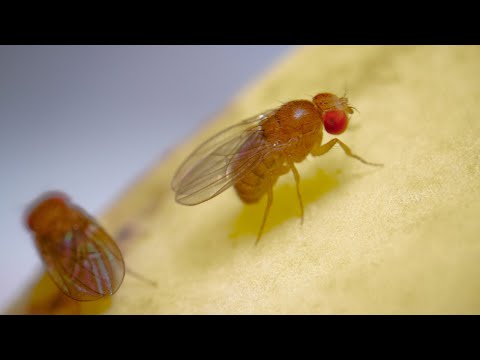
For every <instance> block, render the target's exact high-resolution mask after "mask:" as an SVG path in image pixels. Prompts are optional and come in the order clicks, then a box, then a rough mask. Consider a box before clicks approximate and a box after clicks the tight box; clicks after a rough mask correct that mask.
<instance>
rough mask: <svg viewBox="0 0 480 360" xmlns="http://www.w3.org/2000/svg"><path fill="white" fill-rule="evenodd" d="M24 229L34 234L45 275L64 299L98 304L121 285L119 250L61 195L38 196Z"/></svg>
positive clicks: (90, 218)
mask: <svg viewBox="0 0 480 360" xmlns="http://www.w3.org/2000/svg"><path fill="white" fill-rule="evenodd" d="M26 225H27V226H28V228H29V229H30V230H31V231H32V232H33V233H34V240H35V244H36V246H37V250H38V251H39V253H40V255H41V257H42V259H43V262H44V264H45V266H46V268H47V271H48V274H49V275H50V277H51V278H52V280H53V281H54V282H55V284H56V285H57V286H58V288H59V289H60V290H61V291H62V292H63V293H65V294H66V295H67V296H69V297H71V298H73V299H75V300H78V301H92V300H98V299H100V298H102V297H104V296H107V295H113V294H114V293H115V292H116V291H117V290H118V288H119V287H120V285H121V284H122V281H123V277H124V275H125V264H124V261H123V256H122V253H121V252H120V249H119V248H118V246H117V245H116V244H115V242H114V241H113V239H112V238H111V237H110V236H109V235H108V234H107V232H106V231H105V230H104V229H102V227H100V225H99V224H98V223H97V222H96V221H95V220H94V219H93V218H92V217H90V216H89V215H88V214H87V213H86V212H85V211H84V210H83V209H81V208H79V207H78V206H76V205H74V204H72V203H71V202H70V200H69V199H68V197H67V196H66V195H65V194H63V193H59V192H51V193H47V194H45V195H43V196H41V197H40V198H39V199H38V200H37V201H35V202H34V204H33V205H32V206H31V208H30V209H29V210H28V211H27V215H26Z"/></svg>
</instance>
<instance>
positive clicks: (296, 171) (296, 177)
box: [288, 162, 303, 224]
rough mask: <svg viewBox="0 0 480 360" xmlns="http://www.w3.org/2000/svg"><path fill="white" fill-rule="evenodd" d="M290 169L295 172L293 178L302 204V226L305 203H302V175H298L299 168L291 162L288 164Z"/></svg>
mask: <svg viewBox="0 0 480 360" xmlns="http://www.w3.org/2000/svg"><path fill="white" fill-rule="evenodd" d="M288 166H289V167H290V169H291V170H292V172H293V177H294V178H295V184H296V186H297V197H298V202H299V204H300V218H301V220H300V221H301V224H303V201H302V194H301V193H300V174H299V173H298V170H297V168H296V167H295V165H294V164H293V162H290V163H289V164H288Z"/></svg>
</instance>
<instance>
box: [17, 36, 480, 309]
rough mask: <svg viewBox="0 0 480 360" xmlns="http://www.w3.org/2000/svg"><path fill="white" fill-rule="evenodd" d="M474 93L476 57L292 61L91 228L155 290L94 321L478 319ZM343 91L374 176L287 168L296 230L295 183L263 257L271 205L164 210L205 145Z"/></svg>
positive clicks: (430, 50) (278, 190)
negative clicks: (264, 117) (241, 316)
mask: <svg viewBox="0 0 480 360" xmlns="http://www.w3.org/2000/svg"><path fill="white" fill-rule="evenodd" d="M479 79H480V47H478V46H470V47H459V46H436V47H430V46H421V47H404V46H380V47H377V46H368V47H367V46H352V47H350V46H348V47H343V46H340V47H335V46H334V47H330V46H326V47H304V48H299V49H296V50H295V51H293V52H292V53H291V54H289V56H287V57H286V58H285V59H283V60H282V61H281V62H280V63H278V64H277V65H276V66H274V68H273V69H272V70H271V71H270V72H269V73H268V74H265V76H264V77H263V78H261V79H258V80H257V81H256V83H254V84H252V85H251V86H250V87H248V88H246V89H243V91H242V92H241V93H240V94H239V96H238V97H237V98H236V99H234V101H233V102H232V104H231V105H230V106H228V107H227V108H226V109H225V110H224V111H223V112H222V113H221V114H220V115H219V116H218V117H217V119H215V120H214V121H213V122H211V123H209V124H207V126H206V127H205V128H203V129H202V130H201V132H200V133H199V134H198V135H197V136H194V137H192V138H191V139H189V140H188V141H187V142H186V143H185V144H183V145H181V146H179V147H178V149H176V150H175V151H173V152H172V153H170V154H168V155H167V156H166V157H165V158H164V159H162V161H161V162H160V164H159V165H158V166H157V167H155V168H154V169H152V170H151V171H150V172H149V173H148V174H146V175H145V176H144V177H143V178H142V179H140V180H139V181H138V182H137V183H136V184H134V185H133V186H132V188H131V189H130V190H129V191H128V192H127V193H126V194H125V196H123V198H121V199H120V200H119V201H118V202H116V204H114V206H113V207H112V209H111V210H110V211H109V212H108V213H107V214H105V216H104V217H103V218H101V220H102V223H103V224H104V225H105V227H106V229H108V230H109V231H110V232H111V233H112V234H114V235H115V234H117V236H118V235H119V241H120V242H121V246H122V247H123V250H124V253H125V259H126V262H127V265H128V266H129V267H130V268H132V269H134V270H135V271H137V272H139V273H142V274H144V275H145V276H148V277H149V278H151V279H153V280H155V281H157V282H158V284H159V286H158V287H157V288H154V287H151V286H149V285H147V284H145V283H142V282H140V281H138V280H136V279H135V278H133V277H129V276H128V275H127V276H126V277H125V281H124V283H123V285H122V287H121V288H120V290H119V291H118V292H117V294H116V295H115V296H114V297H113V298H112V299H111V305H108V306H104V307H106V308H107V309H106V310H105V309H104V308H102V310H101V311H100V310H98V311H97V312H103V311H104V310H105V312H106V313H110V314H118V313H120V314H130V313H148V314H150V313H152V314H170V313H189V314H199V313H200V314H207V313H274V314H279V313H281V314H286V313H328V314H329V313H335V314H343V313H480V282H479V277H480V262H479V260H480V216H479V215H480V139H479V138H480V108H479V102H480V101H479V100H480V81H479ZM345 90H347V91H348V98H349V100H350V103H351V104H352V105H353V106H355V107H356V108H357V109H358V110H359V111H360V114H358V113H355V114H354V115H353V117H352V120H351V122H350V125H351V126H350V128H349V130H347V132H345V133H344V134H342V135H341V136H340V139H342V140H343V141H344V142H345V143H346V144H348V145H349V146H350V147H351V148H352V150H353V151H354V152H356V153H357V154H359V155H360V156H362V157H364V158H365V159H366V160H369V161H372V162H381V163H384V164H385V166H384V167H383V168H374V167H369V166H366V165H364V164H362V163H360V162H358V161H356V160H354V159H351V158H348V157H347V156H345V155H344V154H343V152H342V151H341V149H340V148H334V149H333V150H332V151H331V152H330V153H328V154H326V155H324V156H321V157H319V158H313V157H309V158H308V159H307V160H306V161H305V162H303V163H301V164H300V165H299V166H298V170H299V172H300V175H301V177H302V182H301V190H302V193H303V196H304V200H305V204H306V207H305V221H304V224H303V226H302V225H300V220H299V218H298V215H299V209H298V203H297V200H296V193H295V186H294V181H293V176H292V175H291V174H289V175H286V176H283V177H282V178H281V179H280V181H279V183H278V184H277V186H276V187H275V188H274V204H273V208H272V212H271V216H270V218H269V220H268V223H267V226H266V231H265V233H264V236H263V238H262V240H261V241H260V243H259V244H258V246H254V242H255V235H256V232H257V231H258V227H259V225H260V222H261V217H262V214H263V209H264V205H265V200H266V199H263V201H262V202H261V203H260V204H256V205H248V206H247V205H244V204H242V203H241V202H240V200H239V199H238V198H237V196H236V194H235V192H234V191H233V189H230V190H228V191H226V192H224V193H223V194H222V195H220V196H218V197H216V198H214V199H212V200H210V201H208V202H206V203H203V204H201V205H197V206H193V207H186V206H182V205H179V204H176V203H175V202H174V194H173V192H172V191H171V190H170V180H171V178H172V176H173V174H174V171H175V170H176V168H177V167H178V165H179V164H180V163H181V161H182V160H183V159H184V157H185V156H187V155H188V153H189V152H191V151H192V150H193V149H194V147H196V146H197V145H198V144H199V143H200V142H201V141H202V140H204V139H206V138H208V137H210V136H211V135H213V134H214V133H215V132H216V131H218V130H220V129H222V128H223V127H225V126H228V125H230V124H233V123H235V122H237V121H239V120H242V119H243V118H245V117H249V116H251V115H254V114H256V113H258V112H261V111H263V110H264V109H267V108H271V107H274V106H277V105H279V104H280V102H286V101H288V100H292V99H297V98H307V99H308V98H310V96H311V95H314V94H316V93H318V92H326V91H328V92H333V93H336V94H338V95H342V94H343V93H344V91H345ZM330 138H331V136H329V135H327V136H326V139H325V140H329V139H330ZM22 301H23V302H25V300H22ZM21 306H24V305H21ZM21 306H20V305H19V308H18V309H17V310H16V311H19V312H22V311H27V310H22V309H23V308H22V307H21ZM30 306H31V305H30ZM80 312H87V313H88V312H95V311H93V310H92V309H91V308H90V310H88V309H87V308H83V309H82V310H81V311H80Z"/></svg>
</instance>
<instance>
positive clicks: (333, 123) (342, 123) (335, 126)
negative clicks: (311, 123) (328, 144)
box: [323, 110, 348, 135]
mask: <svg viewBox="0 0 480 360" xmlns="http://www.w3.org/2000/svg"><path fill="white" fill-rule="evenodd" d="M347 125H348V118H347V115H346V114H345V112H344V111H342V110H330V111H327V112H326V113H325V115H324V116H323V126H325V130H326V131H327V132H328V133H329V134H333V135H339V134H341V133H343V132H344V131H345V129H346V128H347Z"/></svg>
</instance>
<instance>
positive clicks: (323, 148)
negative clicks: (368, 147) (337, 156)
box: [312, 138, 383, 166]
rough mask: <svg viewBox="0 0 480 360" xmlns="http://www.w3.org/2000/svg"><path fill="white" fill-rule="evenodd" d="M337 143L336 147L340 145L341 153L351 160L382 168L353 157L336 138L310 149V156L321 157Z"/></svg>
mask: <svg viewBox="0 0 480 360" xmlns="http://www.w3.org/2000/svg"><path fill="white" fill-rule="evenodd" d="M337 143H338V145H340V146H341V147H342V149H343V151H345V154H347V156H350V157H353V158H355V159H357V160H359V161H361V162H362V163H364V164H367V165H372V166H383V164H376V163H371V162H368V161H366V160H364V159H362V158H361V157H360V156H358V155H355V154H354V153H352V150H350V148H349V147H348V146H347V145H346V144H345V143H343V142H342V141H340V140H338V139H337V138H335V139H332V140H330V141H329V142H327V143H326V144H323V145H320V146H317V147H314V148H313V149H312V155H314V156H320V155H323V154H325V153H327V152H328V151H330V149H331V148H332V147H333V146H334V145H335V144H337Z"/></svg>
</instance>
